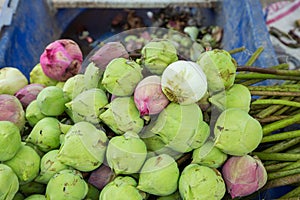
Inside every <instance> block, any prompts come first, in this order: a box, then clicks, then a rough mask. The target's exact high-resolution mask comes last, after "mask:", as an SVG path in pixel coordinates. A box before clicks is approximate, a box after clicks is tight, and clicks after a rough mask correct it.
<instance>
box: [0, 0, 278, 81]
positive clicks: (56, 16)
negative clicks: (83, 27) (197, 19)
mask: <svg viewBox="0 0 300 200" xmlns="http://www.w3.org/2000/svg"><path fill="white" fill-rule="evenodd" d="M221 2H222V3H221V6H220V7H219V8H216V9H207V10H206V12H205V19H206V20H207V23H211V24H214V25H220V26H222V27H223V28H224V35H223V37H224V39H223V44H222V45H223V48H224V49H226V50H230V49H234V48H237V47H241V46H245V47H246V49H247V50H246V51H244V52H242V53H238V54H235V55H234V58H235V59H236V60H237V61H238V63H239V64H240V65H242V64H244V63H245V61H246V60H247V59H248V58H249V56H250V55H251V53H253V52H254V51H255V50H256V49H257V48H258V47H260V46H263V47H264V52H263V53H262V54H261V56H260V57H259V59H258V60H257V62H256V63H255V65H256V66H261V67H267V66H272V65H276V64H278V62H277V59H276V55H275V53H274V49H273V47H272V44H271V42H270V39H269V34H268V31H267V28H266V26H265V22H264V17H263V13H262V7H261V4H260V1H259V0H243V1H241V0H223V1H221ZM86 10H87V9H82V8H81V9H76V8H75V9H59V10H57V12H55V13H53V12H51V10H50V8H49V6H48V4H47V1H46V0H39V1H36V0H26V1H19V4H18V7H17V10H16V13H15V14H14V17H13V20H12V24H11V25H10V26H7V27H4V28H3V29H2V31H1V35H0V68H2V67H6V66H11V67H16V68H18V69H20V70H21V71H22V72H23V73H24V74H25V75H26V76H27V77H29V73H30V71H31V69H32V68H33V67H34V66H35V65H36V64H37V63H39V57H40V55H41V53H42V52H43V50H44V48H45V46H46V45H47V44H49V43H50V42H52V41H54V40H56V39H59V38H60V37H61V35H62V34H63V33H64V31H65V30H66V29H67V28H68V26H69V25H70V24H71V23H72V21H73V20H74V19H76V18H78V17H80V16H81V14H83V13H84V11H86ZM102 11H103V17H101V19H99V20H98V21H97V20H95V22H96V23H98V26H99V27H101V30H102V31H103V34H105V33H106V32H107V31H108V27H109V25H107V24H108V23H110V20H111V17H112V13H113V12H112V11H113V10H109V9H103V10H102ZM114 12H118V10H114ZM103 19H104V20H103ZM105 19H107V20H105ZM106 29H107V30H106Z"/></svg>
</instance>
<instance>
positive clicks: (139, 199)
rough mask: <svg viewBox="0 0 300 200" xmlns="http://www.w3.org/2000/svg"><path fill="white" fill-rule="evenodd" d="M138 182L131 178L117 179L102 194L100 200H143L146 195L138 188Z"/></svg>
mask: <svg viewBox="0 0 300 200" xmlns="http://www.w3.org/2000/svg"><path fill="white" fill-rule="evenodd" d="M136 185H137V183H136V181H135V180H134V179H133V178H132V177H129V176H124V177H122V176H119V177H116V178H115V179H114V180H113V181H112V182H110V183H109V184H107V185H106V186H105V187H104V188H103V189H102V191H101V192H100V196H99V200H111V199H119V200H127V199H131V200H143V199H145V198H144V194H143V193H142V192H140V191H139V190H138V189H137V188H136Z"/></svg>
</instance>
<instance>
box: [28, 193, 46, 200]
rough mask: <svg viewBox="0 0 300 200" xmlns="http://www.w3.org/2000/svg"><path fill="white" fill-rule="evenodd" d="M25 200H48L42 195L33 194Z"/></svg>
mask: <svg viewBox="0 0 300 200" xmlns="http://www.w3.org/2000/svg"><path fill="white" fill-rule="evenodd" d="M25 200H47V199H46V197H45V195H42V194H33V195H30V196H29V197H27V198H26V199H25Z"/></svg>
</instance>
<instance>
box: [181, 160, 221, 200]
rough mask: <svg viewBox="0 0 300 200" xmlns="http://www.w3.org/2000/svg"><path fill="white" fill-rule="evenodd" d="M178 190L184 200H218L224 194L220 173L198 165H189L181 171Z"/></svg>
mask: <svg viewBox="0 0 300 200" xmlns="http://www.w3.org/2000/svg"><path fill="white" fill-rule="evenodd" d="M178 188H179V193H180V195H181V198H182V199H186V200H194V199H214V200H220V199H222V198H223V196H224V195H225V192H226V188H225V183H224V180H223V178H222V175H221V173H220V172H219V171H218V170H217V169H214V168H210V167H207V166H201V165H198V164H189V165H187V166H186V167H185V168H184V169H183V171H182V173H181V176H180V178H179V184H178Z"/></svg>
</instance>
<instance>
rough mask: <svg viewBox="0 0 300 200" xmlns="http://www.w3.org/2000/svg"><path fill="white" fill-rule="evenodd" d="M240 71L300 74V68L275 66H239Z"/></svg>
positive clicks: (282, 74) (287, 74)
mask: <svg viewBox="0 0 300 200" xmlns="http://www.w3.org/2000/svg"><path fill="white" fill-rule="evenodd" d="M237 71H238V72H244V71H247V72H256V73H262V74H273V75H281V76H299V75H300V70H289V69H274V68H261V67H253V66H239V67H238V68H237Z"/></svg>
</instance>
